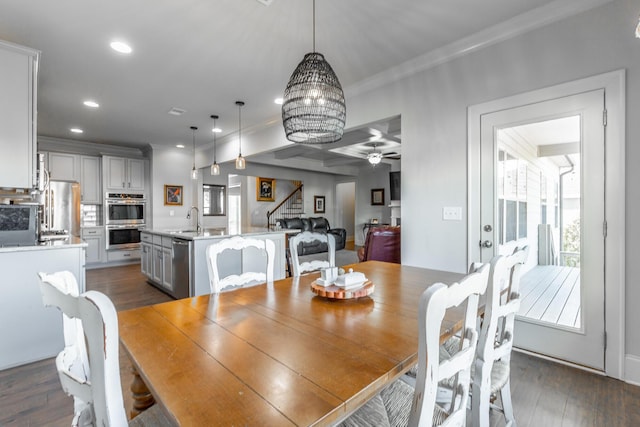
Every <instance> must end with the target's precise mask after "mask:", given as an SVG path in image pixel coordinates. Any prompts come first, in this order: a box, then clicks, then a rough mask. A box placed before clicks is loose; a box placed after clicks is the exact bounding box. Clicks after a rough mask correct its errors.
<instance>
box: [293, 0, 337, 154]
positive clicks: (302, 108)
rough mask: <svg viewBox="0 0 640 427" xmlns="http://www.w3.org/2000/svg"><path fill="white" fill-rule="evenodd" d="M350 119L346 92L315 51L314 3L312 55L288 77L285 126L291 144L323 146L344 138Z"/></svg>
mask: <svg viewBox="0 0 640 427" xmlns="http://www.w3.org/2000/svg"><path fill="white" fill-rule="evenodd" d="M346 118H347V112H346V105H345V102H344V92H343V91H342V86H341V85H340V81H338V77H337V76H336V74H335V73H334V72H333V69H332V68H331V65H329V63H328V62H327V61H326V60H325V59H324V55H322V54H321V53H318V52H316V2H315V0H313V52H311V53H307V54H306V55H305V56H304V59H303V60H302V62H300V63H299V64H298V66H297V67H296V69H295V70H294V72H293V74H292V75H291V77H290V78H289V83H287V87H286V89H285V91H284V97H283V103H282V124H283V125H284V131H285V134H286V136H287V139H288V140H289V141H293V142H298V143H303V144H324V143H329V142H336V141H339V140H340V139H342V134H343V132H344V125H345V121H346Z"/></svg>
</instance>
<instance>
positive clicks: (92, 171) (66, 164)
mask: <svg viewBox="0 0 640 427" xmlns="http://www.w3.org/2000/svg"><path fill="white" fill-rule="evenodd" d="M40 154H44V159H45V168H46V169H47V171H48V172H49V179H52V180H63V181H77V182H79V183H80V192H81V197H82V203H84V204H86V205H101V204H102V203H103V201H102V199H103V197H102V179H101V177H102V174H101V163H102V162H101V159H100V157H97V156H85V155H80V154H71V153H59V152H53V151H52V152H46V151H42V152H40Z"/></svg>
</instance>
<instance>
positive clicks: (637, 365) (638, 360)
mask: <svg viewBox="0 0 640 427" xmlns="http://www.w3.org/2000/svg"><path fill="white" fill-rule="evenodd" d="M624 381H625V382H627V383H629V384H633V385H639V386H640V357H638V356H633V355H630V354H627V355H626V356H625V358H624Z"/></svg>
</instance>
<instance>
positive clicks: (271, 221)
mask: <svg viewBox="0 0 640 427" xmlns="http://www.w3.org/2000/svg"><path fill="white" fill-rule="evenodd" d="M293 184H294V185H295V187H296V188H295V190H293V191H292V192H291V194H289V195H288V196H287V197H286V198H285V199H284V200H283V201H281V202H280V203H278V205H277V206H276V207H275V209H273V210H272V211H269V212H267V224H268V226H269V230H274V229H275V228H276V224H277V222H278V220H279V219H284V218H296V217H299V216H301V215H302V214H304V193H303V191H302V187H304V184H303V183H302V181H293Z"/></svg>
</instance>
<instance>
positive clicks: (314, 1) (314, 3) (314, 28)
mask: <svg viewBox="0 0 640 427" xmlns="http://www.w3.org/2000/svg"><path fill="white" fill-rule="evenodd" d="M313 53H316V0H313Z"/></svg>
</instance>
